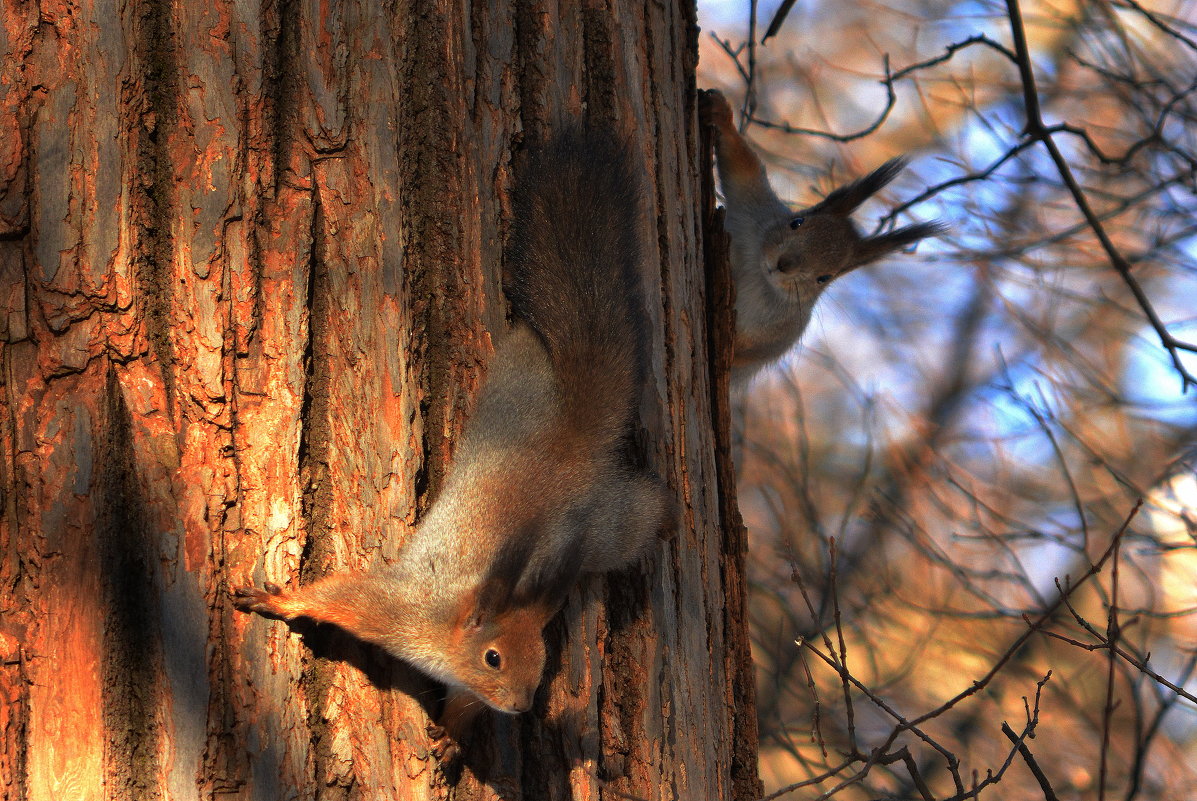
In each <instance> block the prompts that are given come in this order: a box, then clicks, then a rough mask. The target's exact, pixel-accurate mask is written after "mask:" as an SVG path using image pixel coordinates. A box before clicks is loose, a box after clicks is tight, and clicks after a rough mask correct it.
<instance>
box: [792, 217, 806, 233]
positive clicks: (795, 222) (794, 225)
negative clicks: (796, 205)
mask: <svg viewBox="0 0 1197 801" xmlns="http://www.w3.org/2000/svg"><path fill="white" fill-rule="evenodd" d="M804 222H806V218H805V217H795V218H794V219H792V220H790V230H791V231H793V230H795V229H796V228H797V227H798V226H800V225H802V223H804Z"/></svg>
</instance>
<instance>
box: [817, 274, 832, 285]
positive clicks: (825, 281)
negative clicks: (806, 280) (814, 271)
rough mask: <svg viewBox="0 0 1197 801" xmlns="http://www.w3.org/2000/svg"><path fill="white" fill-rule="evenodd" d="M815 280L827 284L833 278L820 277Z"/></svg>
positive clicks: (828, 276) (827, 276)
mask: <svg viewBox="0 0 1197 801" xmlns="http://www.w3.org/2000/svg"><path fill="white" fill-rule="evenodd" d="M815 280H816V281H818V282H819V283H820V284H826V283H827V282H828V281H830V280H831V276H830V275H820V276H819V277H818V278H816V279H815Z"/></svg>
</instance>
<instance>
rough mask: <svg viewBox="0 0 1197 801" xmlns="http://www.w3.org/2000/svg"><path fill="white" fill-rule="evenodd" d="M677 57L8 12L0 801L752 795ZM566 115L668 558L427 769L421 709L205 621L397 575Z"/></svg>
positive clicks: (193, 18) (414, 21)
mask: <svg viewBox="0 0 1197 801" xmlns="http://www.w3.org/2000/svg"><path fill="white" fill-rule="evenodd" d="M696 36H697V29H696V27H695V23H694V8H693V5H692V4H690V3H686V2H682V3H679V4H677V5H671V4H661V3H645V4H643V5H640V4H636V3H632V2H623V1H622V0H612V2H611V3H610V4H609V5H603V4H595V3H586V4H585V5H584V7H581V8H579V7H574V6H570V7H565V8H560V9H558V8H557V7H556V6H555V5H554V4H545V5H541V4H537V3H532V4H518V5H514V6H513V5H506V4H501V3H497V4H482V3H477V4H460V5H452V4H442V3H433V2H418V3H407V2H403V0H400V2H398V3H396V4H393V5H392V6H390V7H388V8H387V9H385V10H383V9H380V8H378V7H377V6H376V4H374V3H371V2H364V1H363V0H346V1H345V2H339V3H326V2H281V3H269V2H267V3H258V2H255V1H254V0H249V2H245V3H228V2H225V1H224V0H213V2H205V3H193V2H179V3H164V2H161V0H131V2H129V3H127V4H114V3H110V2H107V0H100V1H99V2H95V3H92V2H86V0H85V2H83V3H81V4H80V5H77V6H76V5H70V4H56V3H49V4H47V3H44V2H43V3H40V4H37V3H32V2H25V1H23V0H13V2H9V3H8V4H6V6H5V12H4V25H3V28H2V29H0V46H2V47H3V49H4V51H5V53H6V58H5V62H4V67H3V73H2V78H0V92H2V93H3V94H2V95H0V104H2V106H3V113H0V274H2V277H0V304H2V309H0V311H2V313H0V339H2V340H3V343H2V345H0V362H2V366H3V374H2V375H3V377H2V379H0V380H2V382H3V393H2V397H0V403H2V404H3V422H2V425H0V436H2V437H3V459H2V460H0V471H2V473H0V490H2V491H3V498H2V500H3V518H2V520H0V546H2V547H3V562H2V563H0V605H2V607H0V608H2V610H3V614H4V617H3V622H2V625H0V656H2V657H3V660H2V664H0V696H2V697H3V700H4V703H3V705H0V733H2V736H3V740H2V742H0V799H3V800H4V801H15V800H16V799H23V800H32V801H41V800H42V799H100V798H110V799H122V800H124V799H157V798H167V799H192V798H203V799H222V800H223V799H234V798H240V799H247V801H248V800H249V799H252V800H253V801H273V799H313V798H321V799H340V798H354V799H358V798H360V799H372V798H379V799H425V798H445V797H447V795H449V794H450V793H452V792H454V790H453V788H454V787H455V788H456V789H455V792H456V795H455V796H454V797H456V798H460V799H490V798H495V797H504V798H526V799H537V800H538V801H539V800H540V799H546V800H548V799H566V798H573V799H597V798H598V797H599V793H600V788H601V787H603V786H604V784H605V783H606V784H607V786H608V787H609V788H610V790H608V791H607V792H608V793H609V792H611V791H614V792H615V793H625V794H627V795H628V796H635V797H640V798H683V799H690V798H694V799H698V798H702V799H747V798H751V797H753V796H754V795H756V794H757V793H758V783H757V779H756V765H755V759H756V722H755V717H754V715H755V713H754V708H753V690H752V674H751V663H750V657H749V650H748V639H747V630H746V625H747V623H746V616H745V614H744V611H743V603H744V598H743V595H744V585H743V578H742V569H743V564H742V563H743V556H742V550H743V545H744V539H743V536H742V532H741V530H740V529H739V527H738V516H737V513H736V511H735V507H734V499H733V498H732V497H731V495H730V493H732V492H733V487H732V486H731V484H730V481H729V478H728V477H729V476H730V473H729V472H728V470H727V461H726V448H725V447H724V448H722V449H721V448H719V447H717V444H716V436H719V437H721V439H720V442H721V443H722V442H725V441H726V439H725V437H726V419H725V415H722V414H721V413H720V411H719V410H718V409H717V408H716V406H717V405H718V404H716V403H715V402H714V400H715V399H718V398H722V397H725V395H722V394H720V393H719V392H717V391H715V389H714V384H713V379H712V372H711V369H710V366H711V364H712V362H713V353H712V347H711V344H710V343H711V341H713V340H709V339H708V337H709V336H710V332H709V331H708V324H707V321H708V319H709V315H708V312H707V299H708V297H709V296H710V294H711V293H710V291H709V289H708V286H707V279H706V278H705V277H704V272H703V269H702V260H701V258H700V243H701V241H702V233H701V228H702V226H701V223H700V208H701V207H700V204H699V201H698V197H699V173H700V170H699V163H700V150H701V148H700V147H699V143H698V138H697V132H696V127H695V125H694V104H695V90H694V66H695V60H696V58H697V44H696ZM581 116H588V117H590V118H592V119H600V120H606V121H611V122H612V123H613V124H614V125H615V127H616V128H617V129H618V130H619V131H620V132H621V133H622V134H623V135H625V136H626V137H627V138H628V139H629V141H630V142H631V146H632V149H633V151H634V152H635V153H636V154H637V156H638V157H639V158H643V160H644V163H645V164H646V165H647V171H648V173H649V175H650V182H652V191H651V192H650V206H651V208H650V214H649V215H648V218H647V220H646V231H645V235H646V239H647V241H648V242H649V243H650V245H652V244H655V245H656V252H655V256H656V258H655V259H653V260H652V261H651V264H652V267H653V268H655V269H652V270H651V272H652V274H653V275H654V276H658V275H659V279H660V285H659V286H660V292H659V294H651V293H650V300H649V304H648V305H649V311H650V314H651V315H652V319H653V342H652V352H653V356H654V359H653V364H652V370H651V375H652V383H651V386H650V390H649V392H648V395H647V397H646V400H645V403H644V407H643V410H642V420H643V429H642V435H641V437H640V440H641V441H642V444H643V445H644V446H645V450H646V451H647V453H648V455H649V461H650V463H651V464H652V466H653V467H654V468H655V469H656V470H657V471H658V472H659V473H660V474H661V475H662V476H664V477H666V478H667V479H668V480H669V483H670V486H671V487H672V488H673V489H674V490H675V491H676V493H677V497H678V499H679V509H680V512H679V517H680V524H679V530H678V533H677V535H676V537H675V538H674V539H673V540H672V541H669V542H662V543H661V544H660V545H659V546H658V547H657V548H656V549H655V551H654V552H653V555H652V556H651V557H650V558H649V559H647V560H645V562H644V563H643V564H642V565H641V566H640V567H638V568H636V569H634V570H632V571H628V572H625V573H621V574H618V575H616V576H612V577H606V578H596V579H590V580H587V581H586V582H585V583H583V585H582V586H581V587H579V589H578V590H576V591H575V592H574V593H573V594H572V595H571V597H570V600H569V603H568V605H567V608H566V609H565V611H564V613H563V614H562V615H561V616H560V617H559V618H558V622H556V623H554V624H553V625H552V626H550V628H549V632H548V640H549V643H550V665H549V669H548V671H547V674H546V678H545V684H544V686H543V687H542V689H541V692H540V693H539V695H538V700H537V705H536V708H535V710H534V711H533V712H532V713H529V714H526V715H523V716H520V717H518V718H511V717H499V716H494V715H491V716H486V718H485V720H486V722H485V723H484V724H483V725H482V726H481V728H480V730H479V731H478V733H477V734H476V736H475V737H474V740H473V742H472V744H471V745H470V747H469V748H468V750H467V752H466V755H465V759H464V760H463V762H462V763H461V767H460V769H449V770H446V769H445V768H444V767H443V766H442V765H440V763H438V761H437V759H436V758H435V757H434V756H433V755H432V754H431V753H430V750H429V749H430V741H429V738H428V736H427V734H426V732H425V726H426V724H427V722H428V713H429V712H430V711H432V710H434V709H435V706H436V703H437V702H436V693H437V691H438V688H437V687H436V685H435V684H433V683H432V682H431V681H429V680H427V679H424V678H423V677H421V676H420V675H419V674H418V673H416V672H415V671H414V670H412V669H409V668H407V667H406V666H405V665H403V664H402V663H400V662H397V661H395V660H393V659H390V658H388V657H386V656H385V655H384V654H383V653H382V652H381V651H379V650H377V649H374V648H373V647H370V646H366V645H363V644H361V643H359V642H356V641H354V640H352V639H350V638H348V637H346V636H345V635H344V634H342V633H340V632H337V631H335V630H327V629H325V628H320V629H310V628H309V629H305V628H304V627H302V626H299V625H297V626H294V627H288V626H287V625H285V624H283V623H280V622H277V621H271V620H266V619H263V618H259V617H251V616H248V615H244V614H241V613H238V612H236V611H234V610H233V607H232V605H231V603H230V600H229V594H228V591H229V588H230V587H231V586H235V585H239V584H249V583H253V584H261V583H262V582H263V581H275V582H278V583H280V584H287V583H295V582H301V581H309V580H312V579H314V578H316V577H318V576H320V575H323V574H325V573H327V572H330V571H334V570H344V569H350V568H366V567H369V566H371V565H375V564H378V563H382V562H386V561H387V560H390V559H393V558H394V556H395V554H396V553H397V552H398V550H399V548H400V546H401V545H402V543H403V540H404V538H405V536H406V535H407V532H408V531H409V530H410V526H411V525H412V524H413V523H415V521H416V520H417V519H418V518H419V516H420V514H422V512H423V511H424V510H425V509H427V507H428V504H429V502H430V501H431V500H432V499H434V498H435V497H436V495H437V491H438V487H439V485H440V483H441V480H442V478H443V476H444V475H445V471H446V469H447V467H448V465H449V464H450V461H451V459H452V454H453V445H454V442H455V440H456V436H457V435H458V433H459V432H460V431H461V429H462V425H463V423H464V421H465V419H466V417H467V416H468V413H469V408H470V399H471V398H472V396H473V395H474V393H475V391H476V390H477V388H478V386H479V383H480V381H481V379H482V376H483V375H484V366H485V363H486V360H487V358H488V356H489V354H490V353H491V351H492V346H491V341H492V337H493V336H495V335H497V333H498V332H500V331H501V330H502V329H503V327H504V326H505V325H506V322H505V314H506V304H505V301H504V298H503V294H502V290H501V283H500V267H501V252H502V247H503V238H504V235H505V231H506V230H507V226H508V222H509V214H508V209H507V207H506V199H507V197H508V192H509V189H510V182H511V174H510V160H511V154H512V152H513V150H514V149H517V148H518V147H519V146H520V143H521V142H522V141H524V140H525V139H526V138H528V137H529V136H530V135H539V134H541V133H543V132H545V131H547V130H551V129H552V128H553V127H554V126H555V125H556V124H558V122H559V121H561V120H566V119H572V118H578V117H581ZM715 350H718V348H716V349H715ZM723 389H724V392H725V389H726V387H725V386H724V388H723ZM604 797H611V796H609V795H606V794H605V795H604Z"/></svg>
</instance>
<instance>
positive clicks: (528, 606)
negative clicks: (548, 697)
mask: <svg viewBox="0 0 1197 801" xmlns="http://www.w3.org/2000/svg"><path fill="white" fill-rule="evenodd" d="M540 535H541V532H540V531H539V529H538V528H537V527H536V526H529V527H528V529H527V530H526V531H525V532H523V533H522V535H521V536H518V537H516V538H514V539H513V541H511V542H509V543H508V546H507V547H506V548H505V550H504V551H503V552H502V553H501V554H499V556H498V558H497V559H496V560H495V562H494V564H492V565H491V567H490V570H489V572H488V573H487V575H486V578H484V579H483V581H482V582H481V584H480V585H479V586H478V587H477V589H475V590H474V591H473V592H471V593H467V594H466V595H465V597H463V598H462V600H461V602H460V604H459V606H458V614H457V618H456V620H455V622H454V625H453V632H452V637H451V640H452V642H451V653H450V661H451V666H452V671H453V675H454V678H455V679H456V683H457V684H458V685H460V686H462V687H464V688H465V689H467V690H469V691H470V692H472V693H473V694H474V695H477V696H478V697H479V698H481V699H482V700H483V701H485V702H486V704H487V705H488V706H490V707H491V708H493V709H496V710H498V711H499V712H507V713H509V714H518V713H520V712H527V711H528V710H529V709H531V708H532V700H533V697H534V696H535V695H536V689H537V688H538V687H539V686H540V679H541V677H542V675H543V674H544V664H545V644H544V627H545V626H546V625H547V624H548V622H549V621H550V620H551V619H552V618H553V616H554V615H556V614H557V610H558V609H560V608H561V606H562V604H563V603H564V602H565V597H566V596H567V595H568V594H569V591H570V589H571V588H572V587H573V586H574V584H576V583H577V579H578V576H579V574H580V573H581V567H582V561H581V560H582V555H583V553H584V551H585V549H584V548H582V547H579V544H578V543H577V542H576V541H575V539H573V538H567V539H565V540H563V541H562V542H561V543H559V547H558V548H557V549H556V550H555V551H554V552H553V553H551V554H549V555H547V558H537V556H536V551H537V543H538V542H539V541H540V539H541V536H540ZM541 556H545V555H541Z"/></svg>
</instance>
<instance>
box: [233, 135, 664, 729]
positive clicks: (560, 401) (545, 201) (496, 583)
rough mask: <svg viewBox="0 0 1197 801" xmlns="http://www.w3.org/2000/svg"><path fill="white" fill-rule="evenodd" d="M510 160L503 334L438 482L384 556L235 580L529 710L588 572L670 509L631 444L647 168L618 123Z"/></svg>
mask: <svg viewBox="0 0 1197 801" xmlns="http://www.w3.org/2000/svg"><path fill="white" fill-rule="evenodd" d="M523 165H524V166H523V169H519V170H517V173H516V190H515V193H514V199H513V207H514V220H513V229H512V233H511V239H510V247H509V250H508V253H507V257H506V269H505V272H504V288H505V290H506V294H507V296H508V298H509V299H510V301H511V307H512V312H513V315H514V318H515V320H514V324H513V326H512V327H511V329H510V330H509V331H508V332H507V333H506V334H505V335H504V336H502V338H500V340H499V342H498V344H497V346H496V348H495V353H494V357H493V358H492V359H491V361H490V364H489V366H488V370H487V375H486V379H485V381H484V383H483V386H482V388H481V390H480V392H479V395H478V398H477V400H476V402H475V405H474V409H473V412H472V414H471V417H470V419H469V421H468V423H467V424H466V426H465V429H464V433H463V435H462V438H461V441H460V442H459V444H458V446H457V449H456V452H455V454H454V458H453V463H452V465H451V467H450V469H449V472H448V475H447V476H446V479H445V483H444V487H443V489H442V490H441V492H440V494H439V496H438V497H437V498H436V499H435V500H434V502H433V504H432V506H431V508H430V509H429V511H428V513H427V515H426V516H425V517H424V518H423V520H421V521H420V522H419V524H418V525H417V527H416V529H415V530H414V531H413V532H412V534H411V536H410V538H409V539H408V541H407V542H406V543H405V545H404V546H403V548H402V549H401V551H400V554H399V556H398V558H397V560H396V562H395V563H394V564H391V565H388V566H386V567H382V568H380V569H377V570H374V571H372V572H368V573H356V574H340V575H332V576H329V577H327V578H324V579H322V580H320V581H317V582H315V583H313V584H310V585H308V586H304V587H300V588H298V589H295V590H281V589H280V588H279V587H277V586H275V585H273V584H266V585H265V588H264V589H255V588H253V587H238V588H237V589H235V590H234V603H235V604H236V606H237V608H238V609H241V610H242V611H246V612H257V613H259V614H263V615H267V616H274V617H279V618H282V619H284V620H293V619H295V618H299V617H306V618H311V619H312V620H315V621H318V622H324V623H333V624H335V625H337V626H339V627H340V628H342V629H344V630H345V631H347V632H349V633H350V634H352V635H353V636H355V637H358V638H360V639H362V640H365V641H367V642H371V643H375V644H377V645H379V646H381V647H382V648H384V649H385V650H386V651H387V652H389V653H390V654H392V655H394V656H396V657H398V658H400V659H402V660H405V661H407V662H409V663H410V664H412V665H414V666H415V667H417V668H418V669H420V670H421V671H423V672H424V673H426V674H427V675H429V676H431V677H433V678H435V679H437V680H439V681H441V682H443V683H444V684H445V685H446V686H447V687H448V699H447V702H446V709H445V713H444V714H443V715H442V716H441V720H442V722H446V721H447V724H448V725H450V726H456V725H459V724H455V723H454V718H455V717H457V716H461V715H464V714H465V710H466V709H467V708H468V707H471V706H473V707H475V708H476V707H477V706H479V705H478V704H477V703H476V701H477V699H481V700H482V701H484V702H485V703H486V705H487V706H490V707H491V708H492V709H495V710H498V711H500V712H507V713H513V714H514V713H520V712H525V711H527V710H528V709H530V708H531V706H532V701H533V696H534V695H535V693H536V689H537V687H538V686H539V685H540V681H541V674H542V673H543V671H544V664H545V644H544V637H543V630H544V628H545V625H546V624H547V623H548V622H549V620H550V619H551V618H552V617H553V616H554V615H555V614H556V612H557V611H558V609H559V608H560V606H561V605H562V604H563V603H564V600H565V596H566V595H567V594H568V592H569V591H570V589H571V588H572V587H573V586H574V584H575V583H576V582H577V580H578V578H579V576H580V575H582V574H584V573H602V572H606V571H611V570H616V569H619V568H621V567H624V566H626V565H630V564H632V563H633V562H635V561H636V560H638V559H639V558H640V557H641V555H643V554H644V553H645V551H646V550H647V549H648V547H649V545H650V544H651V542H652V541H653V540H654V539H655V535H656V534H657V533H658V532H660V533H662V534H665V533H666V531H665V530H666V528H667V526H668V525H669V524H670V523H671V522H672V501H671V500H670V496H669V494H668V492H667V488H666V486H665V485H664V483H663V482H662V481H661V480H660V479H658V478H657V477H656V476H654V475H652V474H650V473H648V472H645V471H643V470H641V469H637V468H636V467H633V466H632V465H631V464H630V463H629V461H628V458H627V456H628V454H627V453H626V450H627V447H628V443H627V440H628V436H629V433H630V429H631V426H632V423H633V421H634V419H635V417H636V414H637V410H638V408H639V405H640V396H641V390H642V384H643V382H644V374H645V365H644V360H645V354H644V350H645V343H646V342H647V336H648V334H647V325H648V320H647V316H646V314H645V310H644V307H643V305H642V300H641V295H640V285H641V279H642V275H641V274H642V271H643V270H644V269H645V265H646V260H645V255H644V252H643V251H644V248H643V245H642V243H641V242H640V240H639V237H638V232H639V231H640V229H641V226H640V222H641V192H642V190H641V185H642V184H641V180H640V177H639V175H638V174H637V170H636V169H635V168H633V166H632V164H631V163H630V160H629V157H628V154H627V152H626V149H625V148H624V147H623V146H621V145H620V144H619V143H617V141H616V140H615V138H614V136H613V135H611V134H609V133H606V132H602V131H587V130H585V129H583V128H581V127H574V128H570V129H568V130H566V131H565V132H564V133H562V134H560V135H559V136H558V137H557V138H555V139H554V140H553V141H552V142H551V143H549V144H548V145H547V146H544V147H541V148H539V149H536V150H534V151H533V152H532V154H531V156H530V158H527V159H525V160H524V162H523Z"/></svg>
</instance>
